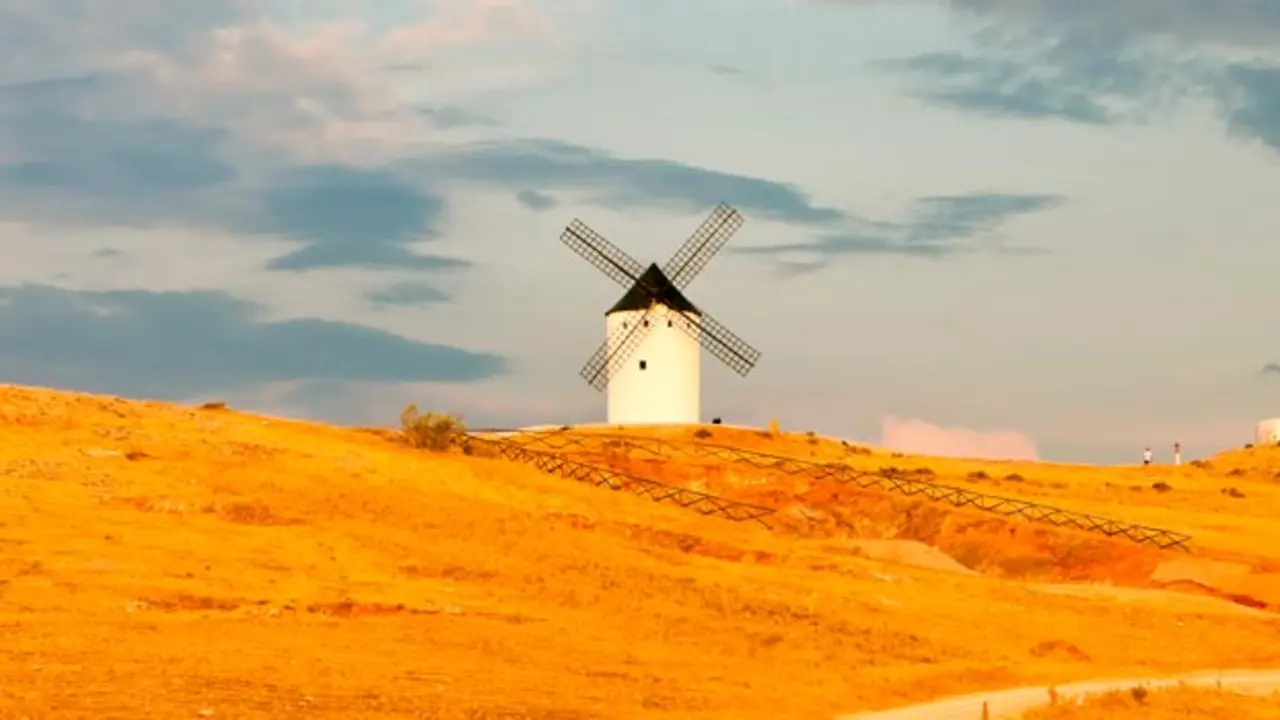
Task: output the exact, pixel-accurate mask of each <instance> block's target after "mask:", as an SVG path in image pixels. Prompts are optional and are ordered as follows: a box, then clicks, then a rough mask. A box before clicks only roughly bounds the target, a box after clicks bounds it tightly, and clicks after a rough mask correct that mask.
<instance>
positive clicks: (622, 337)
mask: <svg viewBox="0 0 1280 720" xmlns="http://www.w3.org/2000/svg"><path fill="white" fill-rule="evenodd" d="M652 318H653V306H650V307H649V309H648V310H646V311H645V313H644V315H642V316H641V318H640V322H637V323H636V324H635V325H632V326H631V327H629V328H628V327H623V328H620V329H618V330H615V331H614V333H613V335H611V336H610V337H609V338H607V339H606V340H605V341H604V344H603V345H601V346H600V347H599V348H597V349H596V351H595V353H593V354H592V355H591V357H590V358H589V359H588V360H587V363H586V364H585V365H583V366H582V370H581V371H580V372H579V373H578V374H579V375H581V376H582V377H583V378H585V379H586V381H587V382H588V383H590V385H591V387H593V388H595V389H596V390H604V389H605V388H606V387H608V386H609V378H611V377H612V376H613V374H614V373H616V372H617V371H618V368H619V367H621V366H622V363H624V362H626V361H627V358H628V357H630V356H631V353H633V352H635V351H636V348H637V347H639V345H640V343H641V342H642V341H643V340H644V339H645V338H646V337H648V335H649V333H650V332H652V331H653V323H652V322H650V320H651V319H652ZM610 347H613V348H614V350H613V352H612V353H610V352H609V348H610Z"/></svg>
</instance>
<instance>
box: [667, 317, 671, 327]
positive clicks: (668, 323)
mask: <svg viewBox="0 0 1280 720" xmlns="http://www.w3.org/2000/svg"><path fill="white" fill-rule="evenodd" d="M667 327H671V319H670V318H668V319H667Z"/></svg>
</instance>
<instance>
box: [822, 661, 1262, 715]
mask: <svg viewBox="0 0 1280 720" xmlns="http://www.w3.org/2000/svg"><path fill="white" fill-rule="evenodd" d="M1178 683H1186V684H1187V685H1199V686H1209V687H1215V686H1220V687H1222V688H1223V689H1226V690H1232V691H1235V692H1240V693H1245V694H1249V695H1265V694H1267V693H1272V692H1277V691H1280V670H1220V671H1219V670H1206V671H1200V672H1194V673H1187V674H1185V675H1175V676H1172V677H1164V678H1129V679H1113V680H1090V681H1087V682H1079V683H1073V684H1071V685H1059V686H1057V687H1056V689H1057V692H1058V694H1059V695H1060V696H1062V697H1067V696H1072V695H1087V694H1095V693H1104V692H1109V691H1111V690H1124V689H1128V688H1131V687H1134V686H1135V685H1142V686H1145V687H1148V688H1158V687H1166V686H1169V685H1177V684H1178ZM984 701H985V702H986V703H987V710H988V712H989V716H988V717H989V720H1016V718H1017V717H1018V716H1019V715H1021V714H1022V713H1024V712H1026V711H1027V710H1030V709H1031V708H1034V707H1039V706H1041V705H1045V704H1047V703H1048V701H1049V691H1048V687H1047V686H1044V685H1037V686H1034V687H1021V688H1013V689H1010V690H995V691H992V692H985V693H974V694H972V695H960V696H956V697H949V698H944V699H942V700H935V701H933V702H928V703H922V704H919V705H909V706H907V707H900V708H894V709H892V710H879V711H876V712H864V713H854V714H852V715H840V716H837V718H836V720H982V717H983V716H982V703H983V702H984Z"/></svg>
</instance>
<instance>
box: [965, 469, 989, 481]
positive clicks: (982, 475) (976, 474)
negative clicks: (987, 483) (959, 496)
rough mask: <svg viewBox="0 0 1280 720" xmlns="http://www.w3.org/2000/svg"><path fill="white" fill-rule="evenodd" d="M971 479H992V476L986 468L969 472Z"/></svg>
mask: <svg viewBox="0 0 1280 720" xmlns="http://www.w3.org/2000/svg"><path fill="white" fill-rule="evenodd" d="M969 479H970V480H990V479H991V476H990V475H988V474H987V473H986V471H985V470H974V471H973V472H971V473H969Z"/></svg>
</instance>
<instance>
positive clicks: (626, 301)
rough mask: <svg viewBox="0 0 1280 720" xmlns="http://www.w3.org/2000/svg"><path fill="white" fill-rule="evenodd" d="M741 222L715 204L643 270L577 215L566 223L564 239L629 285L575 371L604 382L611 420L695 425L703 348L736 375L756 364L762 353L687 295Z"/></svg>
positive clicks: (598, 384)
mask: <svg viewBox="0 0 1280 720" xmlns="http://www.w3.org/2000/svg"><path fill="white" fill-rule="evenodd" d="M741 226H742V215H740V214H739V213H738V211H737V210H734V209H733V208H731V207H729V206H728V205H726V204H724V203H720V204H719V205H717V206H716V208H715V210H713V211H712V212H711V214H710V215H709V216H708V217H707V219H706V220H704V221H703V222H702V225H700V226H698V229H697V230H695V231H694V233H693V235H691V236H689V239H688V240H686V241H685V242H684V244H683V245H681V246H680V249H679V250H677V251H676V253H675V254H674V255H672V256H671V259H670V260H668V261H667V263H666V265H664V266H662V267H658V266H657V264H650V265H649V266H648V267H647V268H646V267H645V266H644V265H642V264H640V262H639V261H637V260H636V259H635V258H633V257H631V256H630V255H628V254H627V253H626V252H624V251H623V250H621V249H620V248H618V247H617V246H616V245H614V244H613V243H611V242H609V241H608V240H606V239H605V238H604V237H603V236H602V235H600V234H599V233H597V232H596V231H594V230H592V229H591V228H589V227H587V226H586V224H585V223H583V222H582V221H581V220H578V219H574V221H573V222H571V223H569V226H568V227H566V228H565V230H564V234H562V235H561V236H560V241H561V242H563V243H564V244H565V245H567V246H569V248H570V249H572V250H573V251H574V252H576V253H578V254H579V255H581V256H582V257H583V258H584V259H586V260H587V262H589V263H591V264H592V265H594V266H595V267H596V268H597V269H598V270H600V271H601V272H602V273H604V274H605V275H606V276H608V277H609V278H610V279H611V280H613V281H614V282H617V283H618V284H620V285H622V286H623V287H624V288H626V289H627V291H626V294H624V295H623V296H622V299H620V300H619V301H618V302H617V303H616V304H615V305H614V306H613V307H611V308H609V310H608V311H607V312H605V314H604V315H605V341H604V343H603V344H602V345H601V346H600V348H599V349H598V350H596V352H595V354H593V355H592V356H591V358H590V359H589V360H587V364H586V365H584V366H583V367H582V371H581V373H580V374H581V375H582V377H583V379H584V380H586V381H587V383H588V384H590V385H591V386H592V387H594V388H595V389H597V390H601V391H603V390H605V388H606V386H607V387H608V391H609V392H608V409H607V411H606V416H607V418H608V422H609V424H610V425H650V424H661V425H666V424H679V425H685V424H697V423H699V422H700V421H701V415H702V412H701V411H702V408H701V404H702V389H701V387H700V384H701V379H702V352H701V350H702V348H706V349H707V351H708V352H710V353H711V354H712V355H714V356H715V357H716V359H718V360H720V361H721V362H723V363H724V364H725V365H728V366H729V367H730V368H731V369H732V370H733V371H734V372H736V373H738V374H739V375H746V374H747V373H749V372H751V369H752V368H753V367H755V364H756V361H757V360H759V359H760V351H759V350H756V349H755V348H753V347H751V346H750V345H748V344H747V343H746V342H745V341H743V340H742V338H740V337H738V336H737V335H734V334H733V333H732V332H731V331H730V330H729V329H728V328H726V327H725V326H724V325H721V324H720V323H719V322H717V321H716V320H715V319H714V318H712V317H711V316H710V315H708V314H707V313H706V312H705V311H703V310H700V309H698V308H697V307H695V306H694V304H693V303H691V302H689V299H688V298H687V297H685V295H684V289H685V288H686V287H688V285H689V283H690V282H691V281H692V280H693V279H694V278H695V277H697V275H698V274H699V273H700V272H702V269H703V268H704V267H706V265H707V262H708V261H710V260H711V258H712V257H713V256H714V255H715V254H716V253H717V252H719V250H720V248H721V247H723V246H724V244H725V243H726V242H728V241H729V238H730V237H731V236H732V235H733V234H734V232H736V231H737V229H738V228H739V227H741Z"/></svg>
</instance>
